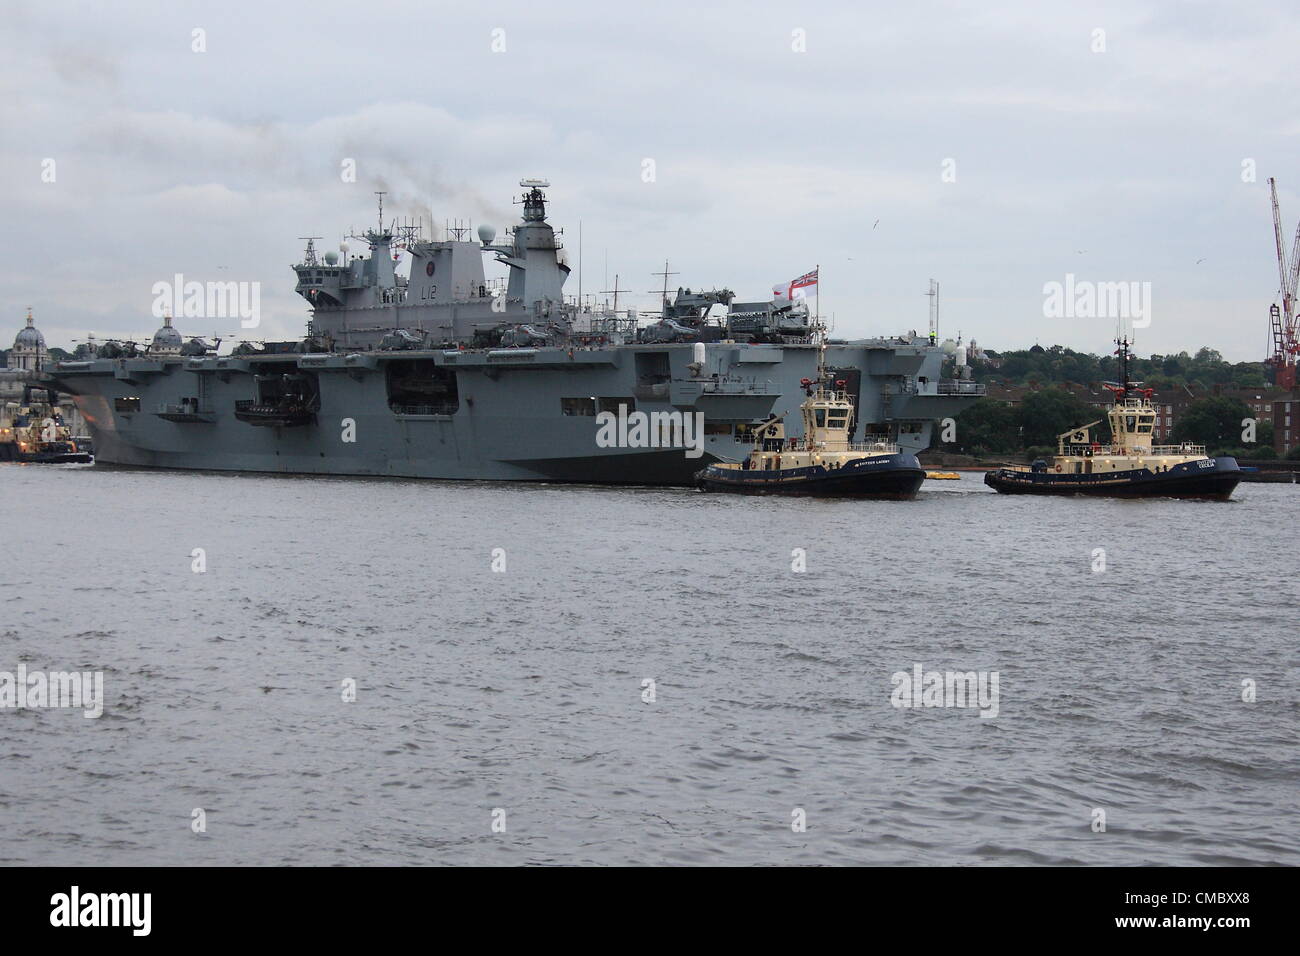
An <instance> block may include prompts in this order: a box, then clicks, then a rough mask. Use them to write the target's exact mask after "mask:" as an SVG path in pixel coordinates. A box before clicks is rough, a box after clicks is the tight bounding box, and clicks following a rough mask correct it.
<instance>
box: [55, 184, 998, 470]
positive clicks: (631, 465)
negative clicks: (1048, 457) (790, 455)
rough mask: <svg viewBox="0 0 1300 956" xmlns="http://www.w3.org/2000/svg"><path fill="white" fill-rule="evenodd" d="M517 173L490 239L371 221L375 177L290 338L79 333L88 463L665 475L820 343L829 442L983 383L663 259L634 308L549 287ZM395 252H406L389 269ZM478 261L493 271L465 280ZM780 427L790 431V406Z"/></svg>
mask: <svg viewBox="0 0 1300 956" xmlns="http://www.w3.org/2000/svg"><path fill="white" fill-rule="evenodd" d="M521 186H522V187H523V190H524V191H523V196H522V198H521V200H520V205H521V206H522V218H521V220H520V222H519V223H518V224H517V225H515V226H514V227H513V228H511V229H509V230H507V232H506V235H505V237H504V238H503V239H501V240H498V239H497V236H496V232H495V230H494V229H493V228H492V227H490V226H486V225H482V226H480V227H479V228H478V230H477V237H478V238H477V241H475V240H473V239H469V238H468V237H467V232H468V228H461V227H459V226H456V227H453V228H451V229H449V230H448V233H447V238H444V239H429V238H426V237H425V236H424V234H423V231H422V228H421V226H419V225H415V224H411V223H406V224H399V223H396V222H393V223H390V224H388V225H385V223H384V219H383V212H382V194H381V196H380V217H379V221H378V223H377V225H376V226H375V227H372V228H371V229H369V230H367V231H365V232H364V233H363V234H361V235H360V236H352V237H350V238H351V239H352V240H353V241H360V242H361V243H364V245H365V247H366V252H365V253H363V254H356V253H351V251H350V249H349V247H348V245H347V244H346V243H345V244H342V245H341V246H340V249H339V251H338V252H335V251H333V250H330V251H328V252H325V253H324V254H319V253H318V251H317V249H316V248H315V240H314V239H313V240H309V241H308V243H307V251H306V254H305V255H304V257H303V260H302V261H301V262H300V263H299V264H297V265H295V266H293V270H294V273H295V275H296V278H297V291H298V293H299V294H300V295H302V296H303V298H304V299H305V300H306V302H307V303H308V304H309V305H310V307H311V310H312V312H311V319H310V321H309V323H308V327H307V332H308V334H307V336H306V338H305V339H303V340H301V341H292V342H266V343H251V342H250V343H243V344H241V345H239V346H237V347H236V348H235V349H234V351H233V353H231V354H229V355H221V354H218V353H217V351H216V349H214V348H213V346H211V345H209V344H208V343H206V342H204V341H202V340H200V339H193V338H192V339H188V340H186V339H185V338H184V337H182V336H181V334H180V333H179V331H178V330H177V329H175V328H173V327H172V323H171V321H170V320H168V321H167V322H166V323H165V324H164V327H163V328H162V329H159V330H158V334H157V335H156V336H155V337H154V340H153V342H152V343H150V344H148V345H145V346H136V345H133V344H132V343H129V342H108V343H105V344H104V345H102V346H101V347H99V348H97V349H95V350H89V349H85V350H82V352H81V354H79V355H77V356H76V357H75V358H74V360H73V361H67V362H62V363H60V364H59V365H58V366H57V367H56V369H55V370H54V371H53V384H55V385H56V386H57V387H58V388H59V389H61V390H63V391H66V392H68V393H70V394H71V395H72V396H73V397H74V400H75V402H76V404H77V406H78V408H79V410H80V411H81V412H82V414H83V415H84V417H85V418H86V420H87V422H88V424H89V426H90V429H91V434H92V437H93V438H94V443H95V450H96V460H97V461H98V462H101V463H109V464H120V465H132V466H144V467H152V468H192V469H219V470H231V471H260V472H290V473H300V474H327V475H376V476H404V477H417V478H446V479H496V480H531V481H564V482H600V483H629V484H666V485H683V486H689V485H691V484H692V483H693V482H694V477H695V474H696V472H697V471H699V469H700V468H701V466H702V465H707V464H709V463H711V462H715V461H736V460H738V459H739V458H741V457H742V456H744V455H746V454H747V453H748V451H749V449H750V446H751V445H752V443H753V439H754V433H755V426H756V425H757V424H759V423H761V422H763V421H765V420H766V419H768V418H770V417H771V414H772V409H773V407H774V405H775V404H776V403H777V402H778V401H782V400H785V401H789V399H790V398H791V397H792V396H794V395H796V394H799V391H800V382H801V381H803V380H805V379H808V380H813V379H815V378H816V377H817V376H818V367H819V366H818V360H819V354H824V363H825V367H826V369H827V371H828V373H829V374H830V375H831V376H833V378H834V380H835V381H836V382H837V383H838V384H837V386H836V392H837V394H838V395H840V396H842V398H841V400H842V401H845V402H848V403H849V404H850V405H851V407H852V409H853V412H854V414H853V415H852V416H851V419H850V421H851V423H852V424H850V425H848V429H849V432H848V435H847V436H846V438H845V440H847V441H851V442H864V441H868V440H874V439H868V438H867V437H866V436H876V435H878V436H882V440H883V441H885V442H887V443H888V444H890V445H896V446H898V448H899V452H900V454H902V453H907V454H915V453H916V452H919V451H921V450H923V449H925V448H926V447H927V446H928V445H929V442H930V434H931V428H932V425H933V423H934V422H935V421H936V420H937V419H940V418H944V417H946V416H955V415H957V414H959V413H960V411H961V410H962V409H963V408H964V407H965V406H966V405H968V404H969V403H970V402H972V401H974V400H975V399H976V398H977V397H978V396H979V395H980V394H981V393H982V391H983V388H982V386H980V385H977V384H975V383H972V382H956V381H941V380H940V373H941V361H942V358H943V353H942V350H941V349H940V348H939V347H938V346H937V345H936V344H935V337H934V335H933V330H932V334H931V335H929V336H918V335H917V334H916V333H911V334H908V335H903V336H899V337H894V338H873V339H861V340H856V341H839V342H830V343H824V345H823V347H822V348H819V346H818V345H817V344H815V343H814V342H813V340H812V322H811V319H810V316H809V314H808V310H807V308H806V307H805V306H804V303H803V301H802V300H798V301H791V302H780V301H764V302H736V301H734V300H735V296H734V294H733V293H731V292H730V291H729V290H726V289H720V290H712V291H709V292H699V291H696V292H692V291H691V290H689V289H679V290H677V294H676V295H675V296H673V297H670V295H669V294H668V290H667V287H666V280H667V275H666V274H667V273H668V270H667V268H665V270H664V272H665V290H664V296H663V307H662V311H661V313H660V314H659V315H656V316H653V317H650V319H649V321H644V320H643V319H642V318H641V317H640V316H638V315H637V313H636V312H635V311H634V310H632V309H626V308H624V309H620V308H619V303H618V295H617V293H616V294H615V297H614V302H613V305H612V307H610V306H609V305H608V304H606V305H605V306H594V305H592V304H590V303H587V302H583V301H578V300H577V299H576V298H566V297H565V295H564V284H565V280H566V279H567V278H568V276H569V271H570V270H569V266H568V264H567V262H566V261H565V258H564V250H563V243H562V241H561V235H560V233H557V231H556V230H554V229H553V228H552V227H551V225H550V224H549V223H548V222H547V219H546V202H547V200H546V196H545V193H544V190H545V189H546V188H548V186H549V184H548V183H546V182H543V181H541V180H524V181H523V182H522V183H521ZM395 253H402V254H405V255H406V256H409V258H410V263H411V265H410V274H409V276H406V275H400V274H398V272H397V271H396V269H395V266H394V256H395ZM488 256H490V257H492V258H493V259H494V260H495V261H496V262H498V263H501V264H503V265H504V266H505V267H506V269H507V271H508V277H507V278H506V279H505V280H504V281H501V282H496V283H493V282H489V281H488V280H487V279H486V278H485V273H484V268H483V261H484V258H485V257H488ZM616 285H617V283H616ZM615 412H617V413H618V414H620V415H643V416H646V417H647V418H648V419H649V420H650V422H651V426H650V427H649V428H648V429H646V431H647V432H648V433H649V435H650V440H649V441H648V442H643V443H641V444H637V445H635V446H632V445H627V446H620V445H617V444H616V445H613V446H611V445H609V443H607V442H606V443H602V442H600V441H598V435H599V434H600V430H601V429H600V426H601V419H602V418H604V417H605V416H606V414H607V413H608V414H613V413H615ZM673 416H676V418H674V417H673ZM701 416H702V417H701ZM685 418H689V419H690V420H691V421H692V422H701V423H702V427H701V428H700V429H699V431H700V432H701V434H699V435H697V436H696V439H697V441H696V443H695V445H694V446H692V447H683V446H682V445H680V444H679V443H677V442H676V441H675V436H676V435H678V434H679V432H680V430H679V429H677V428H676V427H675V424H676V422H677V421H679V420H681V419H685ZM670 423H672V425H673V426H674V427H670ZM619 434H620V435H621V434H623V432H621V431H620V432H619ZM789 437H790V438H793V439H800V438H801V437H803V432H802V423H801V422H796V423H793V427H792V429H791V434H790V436H789Z"/></svg>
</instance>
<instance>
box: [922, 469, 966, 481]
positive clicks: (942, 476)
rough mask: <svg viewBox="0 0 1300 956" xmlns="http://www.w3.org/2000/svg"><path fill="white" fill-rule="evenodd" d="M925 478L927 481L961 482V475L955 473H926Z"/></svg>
mask: <svg viewBox="0 0 1300 956" xmlns="http://www.w3.org/2000/svg"><path fill="white" fill-rule="evenodd" d="M925 477H926V479H928V480H929V481H961V475H959V474H957V472H955V471H927V472H926V473H925Z"/></svg>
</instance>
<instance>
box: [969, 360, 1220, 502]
mask: <svg viewBox="0 0 1300 956" xmlns="http://www.w3.org/2000/svg"><path fill="white" fill-rule="evenodd" d="M1118 343H1119V352H1118V353H1117V354H1118V355H1119V368H1120V381H1119V383H1118V384H1107V385H1106V387H1107V388H1108V389H1110V390H1111V392H1112V393H1114V395H1115V403H1114V404H1113V405H1112V406H1111V408H1110V410H1109V411H1108V412H1107V413H1106V414H1107V417H1108V418H1109V420H1110V431H1111V441H1110V443H1109V444H1106V445H1103V444H1101V443H1100V442H1098V441H1096V440H1095V438H1094V437H1093V432H1092V429H1093V426H1095V425H1099V424H1101V420H1100V419H1098V420H1097V421H1095V422H1089V423H1088V424H1087V425H1083V426H1080V427H1079V428H1076V429H1072V430H1070V431H1068V432H1064V433H1062V434H1061V435H1059V436H1057V454H1056V456H1055V457H1054V458H1053V459H1052V461H1051V462H1048V461H1046V460H1044V459H1042V458H1039V459H1037V460H1036V461H1034V463H1033V464H1032V465H1028V466H1026V465H1018V466H1014V467H1008V468H999V469H998V470H996V471H990V472H988V473H987V474H986V475H985V476H984V483H985V484H986V485H988V486H990V487H991V488H994V489H996V490H997V491H999V492H1002V493H1003V494H1040V495H1041V494H1047V495H1101V496H1106V497H1113V498H1148V497H1171V498H1209V499H1215V500H1219V501H1226V500H1227V499H1228V498H1229V497H1230V496H1231V495H1232V492H1233V489H1235V488H1236V487H1237V482H1239V481H1241V468H1240V466H1239V465H1238V464H1237V459H1235V458H1231V457H1227V456H1223V457H1217V458H1215V457H1210V456H1209V455H1207V454H1206V453H1205V446H1204V445H1193V444H1187V443H1184V444H1181V445H1152V444H1151V438H1152V434H1153V432H1154V428H1155V421H1156V411H1155V408H1154V407H1153V406H1152V404H1151V395H1152V394H1153V392H1154V389H1150V388H1142V387H1141V386H1142V383H1141V382H1130V381H1129V379H1128V361H1129V343H1128V341H1127V339H1119V340H1118Z"/></svg>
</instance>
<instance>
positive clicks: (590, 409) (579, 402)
mask: <svg viewBox="0 0 1300 956" xmlns="http://www.w3.org/2000/svg"><path fill="white" fill-rule="evenodd" d="M560 411H561V412H563V413H564V414H565V415H595V414H596V400H595V399H594V398H562V399H560Z"/></svg>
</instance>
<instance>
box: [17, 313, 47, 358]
mask: <svg viewBox="0 0 1300 956" xmlns="http://www.w3.org/2000/svg"><path fill="white" fill-rule="evenodd" d="M49 361H50V353H49V351H48V350H47V349H46V348H45V336H44V335H42V334H41V331H40V329H38V328H36V326H35V325H34V324H33V323H32V310H31V309H28V310H27V327H26V328H25V329H19V330H18V335H17V336H16V337H15V338H14V347H13V351H12V352H10V353H9V367H10V368H17V369H23V370H25V371H28V372H39V371H41V370H42V369H44V368H45V366H46V365H47V364H49Z"/></svg>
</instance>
